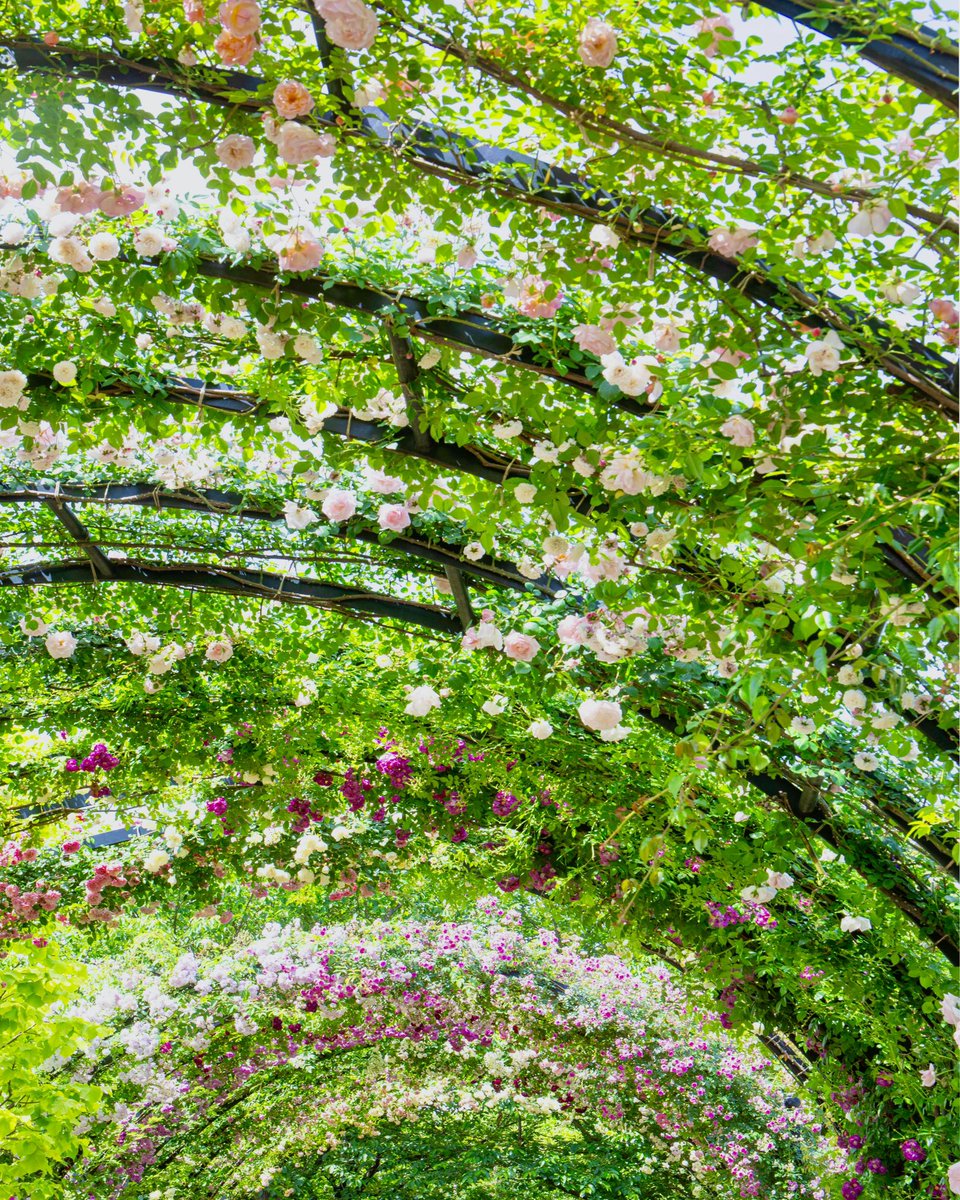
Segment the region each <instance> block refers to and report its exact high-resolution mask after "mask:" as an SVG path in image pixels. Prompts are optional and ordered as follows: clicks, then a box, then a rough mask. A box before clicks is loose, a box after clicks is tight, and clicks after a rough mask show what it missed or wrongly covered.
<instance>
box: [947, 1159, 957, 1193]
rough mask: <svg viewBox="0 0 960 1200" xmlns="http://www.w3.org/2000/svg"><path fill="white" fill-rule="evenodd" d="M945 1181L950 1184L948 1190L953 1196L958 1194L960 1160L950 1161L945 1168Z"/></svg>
mask: <svg viewBox="0 0 960 1200" xmlns="http://www.w3.org/2000/svg"><path fill="white" fill-rule="evenodd" d="M947 1182H948V1183H949V1184H950V1191H951V1192H953V1194H954V1195H955V1196H960V1162H955V1163H951V1165H950V1166H949V1167H948V1168H947Z"/></svg>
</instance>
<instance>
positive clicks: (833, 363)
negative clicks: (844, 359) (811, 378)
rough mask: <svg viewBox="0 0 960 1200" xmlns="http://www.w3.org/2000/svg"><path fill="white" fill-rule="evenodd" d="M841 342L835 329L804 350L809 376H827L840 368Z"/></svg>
mask: <svg viewBox="0 0 960 1200" xmlns="http://www.w3.org/2000/svg"><path fill="white" fill-rule="evenodd" d="M843 348H844V347H843V342H842V341H841V340H840V335H839V334H838V333H837V331H836V330H835V329H831V330H830V332H829V333H827V334H825V335H824V336H823V337H822V338H820V339H818V340H817V341H815V342H811V343H810V345H809V346H807V348H806V349H805V350H804V352H803V353H804V357H805V358H806V360H807V366H808V367H809V368H810V374H811V375H823V374H824V373H825V372H826V373H827V374H828V375H829V374H832V373H833V372H834V371H836V370H838V369H839V367H840V355H841V354H842V353H843Z"/></svg>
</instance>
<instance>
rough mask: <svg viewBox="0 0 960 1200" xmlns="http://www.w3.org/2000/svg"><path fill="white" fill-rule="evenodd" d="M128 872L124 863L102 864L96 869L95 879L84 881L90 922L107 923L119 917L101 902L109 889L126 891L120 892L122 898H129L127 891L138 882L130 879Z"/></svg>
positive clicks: (94, 872)
mask: <svg viewBox="0 0 960 1200" xmlns="http://www.w3.org/2000/svg"><path fill="white" fill-rule="evenodd" d="M126 870H127V869H126V868H125V867H124V864H123V863H119V862H115V863H100V864H99V865H98V866H97V867H95V868H94V871H93V878H92V879H87V880H85V881H84V885H83V886H84V889H85V891H86V899H87V903H88V904H89V905H90V906H91V908H90V912H89V913H88V914H87V919H88V920H91V921H103V922H105V923H106V922H109V921H112V920H114V919H115V918H116V917H117V915H118V914H117V913H115V912H111V910H110V909H108V908H103V907H101V901H102V899H103V893H104V891H105V890H106V889H107V888H121V889H124V890H122V891H121V892H120V896H121V898H122V899H126V898H127V896H128V895H129V892H128V891H127V890H126V889H128V888H131V887H133V886H134V885H135V884H136V882H137V881H136V879H135V878H132V877H129V876H128V875H127V874H126V873H125V871H126Z"/></svg>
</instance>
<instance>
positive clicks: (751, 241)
mask: <svg viewBox="0 0 960 1200" xmlns="http://www.w3.org/2000/svg"><path fill="white" fill-rule="evenodd" d="M756 232H757V231H756V230H755V229H750V228H748V227H747V226H745V225H740V226H736V227H734V228H729V229H728V228H724V227H723V226H721V227H720V228H718V229H714V230H712V231H711V233H710V239H709V241H708V242H707V245H708V246H709V247H710V249H711V250H713V251H715V252H716V253H717V254H722V255H723V257H724V258H736V256H737V255H738V254H743V252H744V251H745V250H750V249H752V248H753V247H754V246H755V245H756V244H757V237H756Z"/></svg>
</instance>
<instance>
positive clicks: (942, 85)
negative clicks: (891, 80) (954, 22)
mask: <svg viewBox="0 0 960 1200" xmlns="http://www.w3.org/2000/svg"><path fill="white" fill-rule="evenodd" d="M753 3H755V4H756V5H757V7H758V8H766V9H769V10H770V12H775V13H777V14H779V15H780V16H782V17H789V18H790V20H791V21H796V22H797V24H798V25H803V26H805V27H806V28H807V29H812V30H813V31H814V32H815V33H822V34H824V35H825V36H826V37H829V38H833V39H834V40H835V41H838V42H843V44H844V45H847V46H850V45H852V46H854V47H856V50H857V53H858V54H859V55H860V57H861V58H865V59H866V60H867V62H871V63H873V64H874V66H877V67H880V68H881V69H882V70H884V71H886V72H887V74H889V75H893V76H894V77H895V78H897V79H903V80H905V81H906V82H907V83H912V84H913V86H914V87H915V88H917V89H918V90H919V91H921V92H923V93H924V95H927V96H930V97H932V98H933V99H934V100H938V101H939V102H940V103H941V104H943V105H946V107H947V108H950V109H953V111H954V112H956V111H957V87H958V83H960V81H958V78H957V55H958V54H960V46H956V45H954V44H953V43H952V42H950V41H949V40H947V39H945V38H944V36H943V34H942V33H941V32H940V31H939V30H937V29H931V28H930V27H929V26H927V25H918V26H917V27H916V29H915V30H910V29H900V30H898V32H896V33H892V34H889V35H886V36H884V37H882V38H874V37H871V35H870V22H869V20H864V21H859V20H858V19H857V13H856V12H855V11H854V9H853V6H852V5H849V4H831V5H828V6H824V7H823V8H820V7H819V6H818V4H817V3H816V0H813V2H812V3H811V2H810V0H753ZM865 39H866V40H865ZM944 42H946V45H947V47H948V49H943V50H940V49H937V46H941V45H943V44H944Z"/></svg>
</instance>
